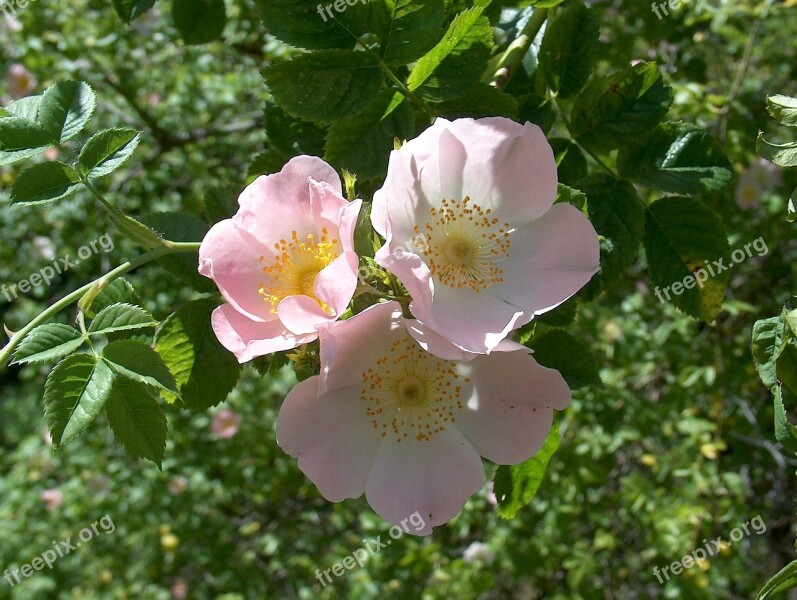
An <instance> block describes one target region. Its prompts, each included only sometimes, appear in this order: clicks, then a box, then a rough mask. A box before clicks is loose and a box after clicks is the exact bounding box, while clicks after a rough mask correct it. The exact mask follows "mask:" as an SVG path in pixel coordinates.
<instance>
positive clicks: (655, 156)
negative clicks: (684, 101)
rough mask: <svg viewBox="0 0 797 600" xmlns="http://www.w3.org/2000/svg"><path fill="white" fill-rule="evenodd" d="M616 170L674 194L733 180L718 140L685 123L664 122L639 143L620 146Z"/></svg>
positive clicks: (714, 187) (716, 186) (710, 188)
mask: <svg viewBox="0 0 797 600" xmlns="http://www.w3.org/2000/svg"><path fill="white" fill-rule="evenodd" d="M617 170H618V172H619V173H620V176H621V177H625V178H628V179H630V180H632V181H635V182H637V183H640V184H642V185H645V186H648V187H652V188H655V189H659V190H664V191H666V192H674V193H677V194H697V193H700V192H704V191H716V190H720V189H722V188H724V187H726V186H727V185H728V184H729V183H731V181H732V180H733V171H732V169H731V164H730V162H728V159H727V158H726V157H725V155H724V154H723V153H722V150H721V149H720V147H719V146H718V145H717V143H716V142H715V141H714V140H713V139H712V138H711V136H709V134H708V133H707V132H706V131H705V130H704V129H702V128H701V127H697V126H695V125H690V124H688V123H663V124H661V125H659V126H658V127H657V128H656V129H654V130H653V132H652V133H651V134H649V135H648V136H647V137H646V138H645V139H643V140H642V141H641V142H640V143H639V144H637V145H634V146H627V147H623V148H621V149H620V151H619V152H618V154H617Z"/></svg>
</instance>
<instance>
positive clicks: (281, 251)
mask: <svg viewBox="0 0 797 600" xmlns="http://www.w3.org/2000/svg"><path fill="white" fill-rule="evenodd" d="M316 237H318V239H316ZM274 249H275V250H276V256H275V258H274V259H273V260H271V261H267V260H266V258H265V257H264V256H261V257H260V262H262V263H264V266H263V273H265V274H266V275H268V276H269V281H268V282H265V283H261V284H260V286H259V287H258V293H259V294H260V295H261V296H263V299H264V300H265V302H266V303H268V304H269V305H270V306H271V308H270V312H271V313H272V314H276V312H277V305H278V304H279V302H280V301H281V300H282V299H283V298H286V297H288V296H298V295H303V296H309V297H310V298H312V299H313V300H315V301H316V302H318V305H319V306H320V307H321V308H322V309H323V310H324V311H327V312H329V310H330V308H329V306H328V305H327V304H325V303H324V302H322V301H321V300H319V299H318V297H317V296H316V295H315V282H316V278H317V277H318V274H319V273H320V272H321V271H322V270H323V269H324V268H325V267H327V266H328V265H329V263H331V262H332V261H333V260H335V259H336V258H337V257H338V256H339V255H340V253H341V248H340V243H339V241H338V240H337V239H334V238H333V239H330V238H329V232H328V231H327V230H326V229H323V230H322V231H321V235H320V236H316V235H314V234H312V233H308V234H307V235H306V236H305V237H304V239H302V238H300V237H299V234H298V233H296V232H295V231H292V232H291V239H290V240H284V239H283V240H280V241H279V242H278V243H276V244H274Z"/></svg>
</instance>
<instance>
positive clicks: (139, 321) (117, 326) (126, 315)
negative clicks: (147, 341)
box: [88, 303, 158, 335]
mask: <svg viewBox="0 0 797 600" xmlns="http://www.w3.org/2000/svg"><path fill="white" fill-rule="evenodd" d="M157 325H158V322H157V321H156V320H155V319H154V318H153V316H152V315H151V314H150V313H149V311H147V310H144V309H143V308H141V307H140V306H135V305H133V304H124V303H120V304H111V305H110V306H106V307H105V308H103V309H102V310H101V311H100V312H99V313H97V316H96V317H94V320H93V321H92V322H91V325H89V329H88V333H89V334H92V335H108V334H109V333H116V332H118V331H133V330H136V329H146V328H148V327H156V326H157Z"/></svg>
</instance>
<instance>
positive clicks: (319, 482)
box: [277, 376, 382, 502]
mask: <svg viewBox="0 0 797 600" xmlns="http://www.w3.org/2000/svg"><path fill="white" fill-rule="evenodd" d="M318 382H319V377H318V376H315V377H311V378H309V379H306V380H305V381H303V382H301V383H299V384H298V385H297V386H296V387H294V388H293V390H291V392H290V393H289V394H288V396H287V398H285V401H284V402H283V404H282V407H281V408H280V412H279V417H278V418H277V443H279V445H280V446H282V448H283V450H285V452H287V453H288V454H289V455H291V456H294V457H298V459H299V468H300V469H301V470H302V472H303V473H304V474H305V475H307V477H309V478H310V480H311V481H312V482H313V483H314V484H315V485H316V486H317V487H318V489H319V491H320V492H321V494H322V495H323V496H324V497H325V498H326V499H327V500H330V501H332V502H340V501H342V500H345V499H346V498H357V497H359V496H361V495H362V494H363V492H364V491H365V486H366V481H367V479H368V474H369V472H370V470H371V467H372V465H373V462H374V458H375V456H376V455H377V452H378V448H379V445H380V443H381V441H382V438H381V437H380V436H379V434H378V433H377V432H376V430H375V429H374V428H373V426H372V424H371V422H370V417H368V416H367V415H366V411H365V408H364V406H363V405H362V403H361V401H360V399H359V388H356V387H355V388H343V389H338V390H332V391H330V392H328V393H326V394H324V395H322V396H320V397H319V395H318Z"/></svg>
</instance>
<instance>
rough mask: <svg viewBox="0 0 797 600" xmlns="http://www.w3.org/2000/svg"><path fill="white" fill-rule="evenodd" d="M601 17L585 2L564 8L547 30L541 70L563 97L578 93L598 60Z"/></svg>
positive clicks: (541, 51) (549, 84) (543, 39)
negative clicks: (598, 18)
mask: <svg viewBox="0 0 797 600" xmlns="http://www.w3.org/2000/svg"><path fill="white" fill-rule="evenodd" d="M599 33H600V32H599V29H598V21H597V19H596V18H595V13H594V11H593V10H592V8H590V7H589V6H587V5H586V4H575V5H573V6H571V7H569V8H566V9H564V10H563V11H561V12H560V13H559V14H558V15H557V17H556V19H554V21H553V23H551V24H550V25H549V26H548V28H547V29H546V31H545V37H543V38H542V45H541V46H540V54H539V61H540V67H539V70H540V73H541V74H542V77H543V79H544V80H545V82H546V83H547V84H548V87H549V88H550V90H551V91H552V92H554V93H556V94H557V95H558V96H559V97H560V98H569V97H570V96H573V95H574V94H576V93H577V92H578V91H579V90H580V89H581V88H582V87H584V84H585V83H586V82H587V79H589V76H590V74H591V73H592V69H593V68H594V67H595V62H596V60H597V48H598V35H599Z"/></svg>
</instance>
